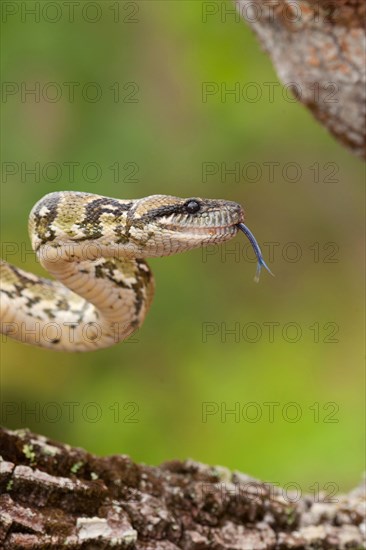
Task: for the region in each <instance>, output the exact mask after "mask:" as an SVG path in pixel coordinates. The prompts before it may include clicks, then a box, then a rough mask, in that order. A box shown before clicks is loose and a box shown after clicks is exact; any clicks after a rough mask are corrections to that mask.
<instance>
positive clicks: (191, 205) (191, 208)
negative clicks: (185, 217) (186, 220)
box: [185, 199, 201, 214]
mask: <svg viewBox="0 0 366 550" xmlns="http://www.w3.org/2000/svg"><path fill="white" fill-rule="evenodd" d="M185 207H186V211H187V212H188V214H195V213H196V212H198V211H199V210H200V209H201V205H200V203H199V202H198V201H196V200H195V199H189V201H187V202H186V204H185Z"/></svg>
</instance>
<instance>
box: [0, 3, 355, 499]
mask: <svg viewBox="0 0 366 550" xmlns="http://www.w3.org/2000/svg"><path fill="white" fill-rule="evenodd" d="M12 4H14V5H16V6H17V7H18V8H19V10H20V4H25V5H26V6H27V7H28V9H30V7H31V6H32V5H33V4H34V3H33V2H26V3H18V4H19V5H18V4H17V3H12ZM38 4H40V5H41V6H43V7H44V5H46V4H47V2H46V3H42V2H41V3H38ZM49 4H51V3H49ZM61 4H62V3H61ZM85 4H90V2H89V3H88V2H84V3H83V2H81V3H80V6H79V8H75V14H74V21H73V22H71V21H70V14H68V13H67V11H66V8H63V9H62V17H61V18H60V20H59V21H56V20H55V19H57V17H58V16H57V12H56V11H55V10H54V8H53V9H52V6H51V7H48V8H47V10H46V11H45V12H44V13H40V20H39V21H35V17H34V16H32V15H29V14H27V13H23V14H22V13H21V11H18V12H17V13H16V14H14V15H9V16H8V17H7V19H6V21H5V23H3V38H2V41H3V48H2V79H3V81H5V82H6V83H13V84H8V87H7V88H6V89H5V91H6V92H7V95H6V94H5V95H4V93H3V98H2V134H3V142H2V167H3V175H2V183H1V194H2V201H1V214H2V216H1V217H2V233H1V235H2V242H3V246H2V247H3V256H4V255H5V256H6V259H7V260H8V261H10V262H11V263H14V264H17V265H19V266H21V267H23V268H25V269H29V270H31V271H34V272H36V273H42V269H41V268H40V266H39V265H38V264H37V262H36V261H35V259H34V257H33V256H32V254H30V253H29V249H30V244H29V240H28V235H27V218H28V214H29V211H30V210H31V208H32V206H33V204H34V203H35V202H36V201H37V200H38V199H39V198H40V197H41V196H42V195H43V194H45V193H47V192H50V191H55V190H63V189H74V190H78V191H88V192H92V193H99V194H102V195H107V196H113V197H120V198H138V197H142V196H146V195H149V194H155V193H164V194H172V195H178V196H182V197H191V196H202V197H211V198H227V199H231V200H235V201H237V202H240V203H241V204H243V206H244V207H245V210H246V216H247V218H246V219H247V224H248V226H249V227H250V228H251V229H252V231H253V232H254V233H255V235H256V237H257V239H258V240H259V241H260V242H261V243H262V245H263V246H262V248H263V251H264V253H265V255H266V257H267V259H269V260H270V261H269V264H270V267H271V269H272V270H273V271H274V273H275V275H276V277H275V278H272V277H270V276H268V274H267V273H266V272H263V273H262V277H261V281H260V284H259V285H256V284H255V283H254V282H253V276H254V273H255V262H253V260H251V261H249V260H248V259H247V258H246V255H245V254H244V253H243V252H245V251H247V250H248V249H247V243H246V242H245V240H244V236H242V237H241V238H240V236H238V237H237V238H236V240H235V241H232V242H230V243H229V244H228V245H227V246H226V247H222V249H221V250H219V249H215V250H211V251H210V252H211V254H210V255H209V256H205V255H204V254H203V252H202V251H201V250H196V251H192V252H190V253H188V254H184V255H181V256H175V257H171V258H158V259H154V260H151V261H150V264H151V266H152V268H153V271H154V275H155V279H156V283H157V290H156V296H155V300H154V303H153V306H152V309H151V311H150V313H149V315H148V318H147V319H146V322H145V323H144V325H143V327H142V329H141V330H140V331H139V332H138V333H137V334H136V335H135V336H134V337H132V338H131V340H130V341H129V342H126V343H123V344H119V345H117V346H115V347H113V348H111V349H107V350H102V351H98V352H95V353H89V354H81V355H76V354H63V353H60V354H55V353H53V352H51V351H47V350H46V351H45V350H42V349H37V348H32V347H28V346H26V345H22V344H20V343H17V342H13V341H7V342H4V341H3V342H2V344H1V347H2V349H1V358H2V362H1V397H2V424H4V425H6V426H7V427H9V428H19V427H25V426H28V427H29V428H31V429H32V430H34V431H37V432H39V433H42V434H45V435H47V436H49V437H51V438H55V439H59V440H61V441H65V442H67V443H69V444H72V445H78V446H83V447H86V448H87V449H88V450H90V451H91V452H95V453H100V454H107V453H109V454H111V453H126V454H129V455H131V456H132V457H133V459H135V460H136V461H143V462H146V463H150V464H157V463H160V462H162V461H164V460H167V459H172V458H181V459H185V458H187V457H192V458H194V459H196V460H199V461H203V462H206V463H211V464H222V465H225V466H227V467H229V468H231V469H238V470H241V471H244V472H247V473H249V474H251V475H253V476H256V477H259V478H261V479H263V480H267V481H274V482H278V483H280V484H286V483H289V482H294V483H298V484H299V485H300V486H301V487H302V488H303V490H305V491H309V490H312V489H311V487H313V486H314V484H315V486H319V487H320V488H322V487H324V486H325V485H326V484H327V483H333V484H336V485H337V486H339V488H340V489H347V488H350V487H351V486H353V485H354V484H356V483H358V481H359V479H360V476H361V474H362V471H363V468H364V462H363V428H364V426H363V421H362V418H363V407H364V400H363V391H362V388H363V382H364V379H363V330H364V326H363V312H364V311H363V308H364V306H363V277H364V273H363V263H362V262H361V258H362V257H363V206H362V204H363V199H364V191H363V185H362V179H363V175H364V168H363V164H362V163H361V162H360V161H359V160H357V159H356V158H354V157H353V156H352V155H351V154H350V153H349V152H348V151H346V150H345V149H343V148H342V147H341V146H340V145H339V144H338V143H337V142H335V140H334V139H333V138H332V137H330V136H329V135H328V133H327V132H326V131H325V130H324V129H323V127H321V126H320V125H319V124H318V123H317V122H316V121H315V120H314V119H313V118H312V116H311V115H310V114H309V113H308V112H307V111H306V110H305V109H304V108H303V107H302V106H301V105H299V104H297V103H295V102H293V101H289V100H288V99H287V100H286V94H283V90H282V86H280V85H277V84H278V79H277V77H276V74H275V72H274V70H273V68H272V65H271V63H270V61H269V59H268V58H267V56H266V55H265V54H264V53H263V52H262V51H261V49H260V46H259V45H258V42H257V40H256V38H255V36H254V35H253V34H252V32H251V30H250V29H249V28H248V27H247V26H246V24H245V23H244V22H239V21H238V20H237V19H236V18H235V17H234V16H230V15H229V14H228V13H227V10H228V9H231V3H230V2H228V3H225V2H219V3H217V4H213V3H212V2H210V3H209V4H210V5H211V6H212V5H213V6H214V9H212V8H210V10H211V11H216V8H217V13H215V14H213V15H207V3H206V4H205V3H201V2H199V1H197V0H194V1H184V2H182V1H181V2H172V1H170V2H166V1H162V2H157V1H155V0H154V1H149V2H139V3H138V5H137V4H135V3H133V2H108V1H106V2H100V3H94V5H95V4H97V6H99V8H98V10H97V8H95V7H94V8H93V6H89V7H86V8H85ZM215 6H216V7H215ZM82 7H84V8H85V11H84V13H83V12H82V9H81V8H82ZM117 9H119V14H118V11H117ZM100 12H101V16H100ZM99 16H100V17H99ZM93 18H95V19H98V18H99V21H96V22H94V23H92V22H91V21H90V20H91V19H93ZM52 20H54V22H52ZM22 82H23V83H24V84H23V86H28V87H29V88H31V87H34V86H37V85H39V86H40V90H41V93H40V97H39V98H37V99H39V101H35V98H34V96H31V95H28V96H25V97H23V98H22V96H21V93H20V91H21V88H22ZM50 82H54V83H56V87H55V85H53V87H52V85H51V86H50V85H49V83H50ZM65 82H77V83H80V85H75V97H74V99H72V98H71V99H70V97H69V96H68V93H67V85H64V84H63V83H65ZM90 82H93V83H96V85H95V84H94V85H89V87H88V86H87V87H86V88H85V87H84V86H85V84H87V83H90ZM207 82H209V83H216V84H213V85H212V86H214V88H215V87H218V88H219V90H220V87H221V86H225V85H226V86H227V88H233V87H234V86H235V83H239V86H240V87H241V90H242V91H243V95H242V97H241V98H240V100H239V101H237V100H236V99H237V98H235V96H233V95H231V96H230V95H229V96H226V97H225V96H224V97H223V98H221V96H220V93H214V94H212V95H210V96H209V97H207V98H206V99H207V101H203V97H202V89H203V87H204V86H205V84H204V83H207ZM35 83H39V84H35ZM116 83H118V86H119V92H120V93H119V97H116V93H117V92H116V90H117V84H116ZM222 83H223V84H222ZM248 83H254V84H253V88H250V87H248ZM268 83H273V84H274V85H275V84H276V86H275V88H274V97H273V101H272V100H271V98H270V97H269V92H268V90H269V84H268ZM11 86H13V88H11ZM14 86H15V87H14ZM17 86H18V87H19V90H20V91H19V92H17V91H16V90H17V88H16V87H17ZM246 86H247V87H246ZM214 88H212V89H214ZM11 89H12V90H13V92H14V93H13V95H9V90H10V91H11ZM56 89H61V90H62V95H61V97H60V98H56V99H57V100H56V101H54V102H52V101H51V99H52V98H53V97H54V91H55V90H56ZM82 89H83V90H84V97H83V94H82V93H81V90H82ZM95 90H99V91H101V97H100V99H99V100H97V101H95V102H93V101H91V99H92V98H93V97H94V93H95ZM258 90H259V92H258ZM42 91H43V95H44V96H45V97H42ZM3 92H4V90H3ZM256 93H259V95H260V96H261V97H258V100H255V101H254V100H253V97H255V94H256ZM22 99H23V100H22ZM116 100H117V101H116ZM131 100H133V102H131ZM36 162H38V163H40V164H39V166H40V176H39V178H35V177H34V176H33V175H32V174H27V173H25V170H26V169H27V168H32V167H34V165H35V163H36ZM73 162H75V163H79V164H78V165H75V177H74V181H72V180H71V178H70V177H69V173H68V166H70V163H73ZM4 163H12V164H4ZM21 163H23V165H22V164H21ZM48 163H55V164H48ZM89 163H96V164H97V165H98V168H97V169H96V168H95V166H94V167H93V165H91V164H89ZM204 163H217V164H216V165H215V164H210V169H211V171H212V172H214V173H213V174H212V175H209V176H207V177H203V170H204V166H205V164H204ZM221 163H223V166H226V167H227V168H228V169H230V168H233V166H235V163H239V166H240V169H241V170H242V172H243V174H242V176H241V177H239V178H236V177H235V176H234V175H230V174H225V168H224V169H223V170H221ZM250 163H252V164H250ZM268 163H278V164H277V165H276V166H275V169H274V177H273V178H272V177H270V172H269V170H270V168H269V165H268ZM289 163H295V164H289ZM117 165H118V166H119V169H120V170H119V172H120V173H119V174H116V166H117ZM237 166H238V164H237ZM111 167H113V168H111ZM299 170H300V171H299ZM9 171H10V172H11V171H13V172H15V173H14V174H13V175H11V174H9ZM60 171H61V172H60ZM132 173H133V174H132ZM299 174H300V177H297V176H298V175H299ZM37 179H39V181H36V180H37ZM93 179H96V180H97V181H92V180H93ZM294 180H297V181H294ZM9 243H10V244H9ZM11 243H16V245H17V250H15V248H14V246H13V245H12V244H11ZM264 243H277V244H276V245H273V246H274V247H275V248H274V256H273V258H269V248H268V246H266V245H264ZM289 243H296V245H290V244H289ZM316 243H318V244H316ZM329 243H333V244H329ZM232 250H234V251H235V252H236V253H237V254H239V255H240V257H239V258H238V257H236V256H235V255H233V254H231V255H230V251H232ZM296 254H299V258H298V261H290V260H291V258H292V259H293V258H295V259H296ZM300 256H301V257H300ZM251 258H252V256H251ZM271 322H273V323H278V325H277V326H276V329H275V332H274V337H273V338H272V339H270V338H269V334H268V331H269V329H268V323H271ZM207 323H209V325H207ZM222 323H223V324H224V325H222ZM235 323H237V326H239V327H240V330H241V331H242V332H243V334H241V336H240V337H237V340H239V341H235V337H234V336H230V335H227V336H226V338H225V334H224V331H225V327H226V328H227V329H231V328H233V327H234V326H235ZM248 323H251V324H250V325H248ZM287 323H295V325H294V326H295V327H297V330H299V327H300V330H301V334H300V337H299V339H298V341H296V342H291V341H289V340H295V339H296V338H295V332H294V331H295V328H291V325H287ZM327 323H330V324H327ZM207 327H209V328H210V330H211V331H213V332H215V334H212V335H206V333H205V330H206V328H207ZM258 327H259V328H258ZM311 327H312V328H311ZM257 331H258V332H257ZM336 332H337V333H336ZM333 333H334V334H333ZM205 335H206V338H205ZM205 340H206V341H205ZM222 340H223V341H222ZM225 340H226V341H225ZM252 340H256V341H252ZM271 340H273V341H271ZM329 340H335V341H329ZM268 402H274V403H277V404H278V405H275V406H274V407H275V409H274V414H273V417H272V418H270V416H269V406H268V405H265V403H268ZM72 403H73V404H72ZM204 403H206V404H207V403H209V405H208V407H210V411H212V414H211V415H210V416H207V417H206V418H203V416H202V408H203V407H205V406H207V405H204ZM251 403H254V405H250V404H251ZM289 403H295V404H296V405H289ZM235 407H236V410H237V411H238V407H239V410H240V413H241V416H240V418H238V417H236V416H235V415H230V414H227V415H225V411H226V412H227V410H229V409H235ZM225 408H226V409H225ZM32 409H33V410H35V411H36V412H35V413H32V412H31V411H32ZM71 411H73V413H71ZM300 413H301V414H300ZM296 416H297V417H298V418H297V419H298V421H297V422H292V421H290V420H292V419H294V418H295V419H296ZM256 417H257V418H256ZM204 420H206V421H204ZM253 420H256V421H253ZM316 484H317V485H316ZM313 490H314V489H313Z"/></svg>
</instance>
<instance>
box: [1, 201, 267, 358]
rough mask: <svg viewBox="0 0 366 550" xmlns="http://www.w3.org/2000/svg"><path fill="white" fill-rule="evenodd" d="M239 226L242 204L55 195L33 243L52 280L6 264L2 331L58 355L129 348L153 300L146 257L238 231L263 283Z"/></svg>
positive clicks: (37, 214)
mask: <svg viewBox="0 0 366 550" xmlns="http://www.w3.org/2000/svg"><path fill="white" fill-rule="evenodd" d="M243 221H244V212H243V209H242V207H241V206H240V204H238V203H235V202H231V201H226V200H213V199H201V198H191V199H182V198H178V197H173V196H167V195H152V196H148V197H144V198H141V199H136V200H121V199H115V198H109V197H103V196H100V195H94V194H89V193H82V192H74V191H62V192H55V193H50V194H48V195H46V196H44V197H43V198H42V199H41V200H40V201H38V202H37V204H36V205H35V206H34V207H33V209H32V211H31V213H30V216H29V235H30V239H31V242H32V246H33V249H34V250H35V252H36V255H37V258H38V260H39V262H40V263H41V265H42V266H43V267H44V268H45V269H46V270H47V271H48V272H49V273H50V274H51V275H52V276H53V277H54V278H55V280H49V279H45V278H43V277H39V276H37V275H34V274H32V273H28V272H26V271H23V270H22V269H19V268H18V267H15V266H13V265H11V264H9V263H8V262H6V261H4V260H1V263H0V283H1V284H0V320H1V332H2V333H3V334H5V335H7V336H9V337H11V338H14V339H16V340H19V341H21V342H23V343H28V344H33V345H37V346H41V347H45V348H50V349H53V350H62V351H92V350H96V349H101V348H106V347H108V346H111V345H113V344H115V343H117V342H120V341H122V340H125V339H126V338H128V337H129V336H130V335H131V334H132V333H133V332H134V331H135V330H137V329H138V328H139V327H140V326H141V324H142V323H143V321H144V319H145V316H146V314H147V311H148V309H149V307H150V304H151V302H152V298H153V295H154V279H153V275H152V273H151V271H150V268H149V266H148V264H147V263H146V261H145V258H152V257H158V256H169V255H171V254H176V253H179V252H184V251H186V250H190V249H193V248H197V247H201V246H207V245H209V244H213V243H222V242H224V241H227V240H228V239H231V238H232V237H234V236H235V235H236V234H237V232H238V230H239V229H241V230H242V231H243V232H244V233H245V234H246V235H247V237H248V238H249V240H250V242H251V243H252V246H253V248H254V250H255V253H256V255H257V258H258V269H257V274H258V275H259V271H260V268H261V266H265V267H266V268H267V266H266V264H265V262H264V260H263V258H262V254H261V251H260V248H259V246H258V244H257V242H256V241H255V239H254V236H253V235H252V233H251V232H250V231H249V229H248V228H247V227H246V226H245V225H244V224H243ZM267 269H268V268H267Z"/></svg>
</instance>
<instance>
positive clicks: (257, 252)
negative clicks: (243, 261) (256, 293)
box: [238, 223, 274, 283]
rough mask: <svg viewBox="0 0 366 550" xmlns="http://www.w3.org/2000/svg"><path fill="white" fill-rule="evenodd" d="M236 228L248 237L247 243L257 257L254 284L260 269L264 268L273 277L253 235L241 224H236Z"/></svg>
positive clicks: (257, 280) (257, 279)
mask: <svg viewBox="0 0 366 550" xmlns="http://www.w3.org/2000/svg"><path fill="white" fill-rule="evenodd" d="M238 227H239V229H240V230H241V231H242V232H243V233H244V235H246V236H247V237H248V239H249V242H250V244H251V245H252V247H253V250H254V252H255V255H256V256H257V260H258V263H257V271H256V273H255V277H254V280H255V282H256V283H258V282H259V276H260V274H261V270H262V267H264V268H265V269H266V270H267V271H268V273H270V274H271V275H272V276H273V277H274V274H273V273H272V271H271V270H270V269H269V267H268V265H267V264H266V262H265V261H264V259H263V256H262V251H261V249H260V247H259V244H258V243H257V240H256V238H255V237H254V235H253V233H252V232H251V231H250V229H248V228H247V226H246V225H244V224H243V223H238Z"/></svg>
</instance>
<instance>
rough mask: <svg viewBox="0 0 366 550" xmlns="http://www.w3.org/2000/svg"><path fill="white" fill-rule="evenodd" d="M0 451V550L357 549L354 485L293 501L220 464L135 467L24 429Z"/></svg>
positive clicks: (2, 434)
mask: <svg viewBox="0 0 366 550" xmlns="http://www.w3.org/2000/svg"><path fill="white" fill-rule="evenodd" d="M0 454H1V456H2V461H1V462H0V489H1V494H0V509H1V512H0V545H1V548H4V550H10V549H11V550H27V549H32V550H35V549H36V550H37V549H38V550H40V549H42V550H45V549H47V550H49V549H59V548H61V547H62V548H65V549H73V550H77V549H88V550H93V549H107V548H121V549H123V548H129V549H131V550H132V549H134V550H178V549H182V550H206V549H207V550H208V549H211V550H267V549H268V550H270V549H272V550H275V549H277V550H285V549H290V548H291V549H298V550H300V549H302V550H303V549H305V548H306V549H313V548H314V549H315V548H317V549H318V548H327V549H337V550H342V549H346V548H347V549H351V548H353V549H361V548H365V546H363V545H362V540H363V537H362V521H363V505H364V502H365V498H364V495H363V491H362V489H361V488H360V489H357V490H355V491H353V492H352V493H350V494H349V495H343V496H338V497H336V498H334V502H328V503H327V502H326V498H323V501H322V498H320V499H319V495H316V497H317V498H314V497H310V496H306V497H304V498H299V499H296V498H295V495H290V494H288V493H284V492H283V491H282V490H281V489H278V488H275V487H274V486H271V485H270V484H265V483H261V482H259V481H257V480H254V479H252V478H250V477H248V476H246V475H244V474H241V473H238V472H235V473H231V472H230V471H229V470H227V469H226V468H222V467H210V466H206V465H204V464H199V463H196V462H193V461H185V462H178V461H174V462H168V463H165V464H162V465H161V466H159V467H150V466H145V465H141V464H140V465H139V464H135V463H134V462H133V461H132V460H131V459H130V458H129V457H128V456H125V455H116V456H109V457H97V456H94V455H92V454H89V453H87V452H86V451H84V450H82V449H78V448H72V447H70V446H68V445H63V444H60V443H56V442H53V441H50V440H48V439H46V438H44V437H42V436H40V435H36V434H33V433H31V432H29V431H26V430H21V431H17V432H11V431H8V430H5V429H0ZM292 500H293V501H294V502H291V501H292ZM319 501H320V502H319Z"/></svg>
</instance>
